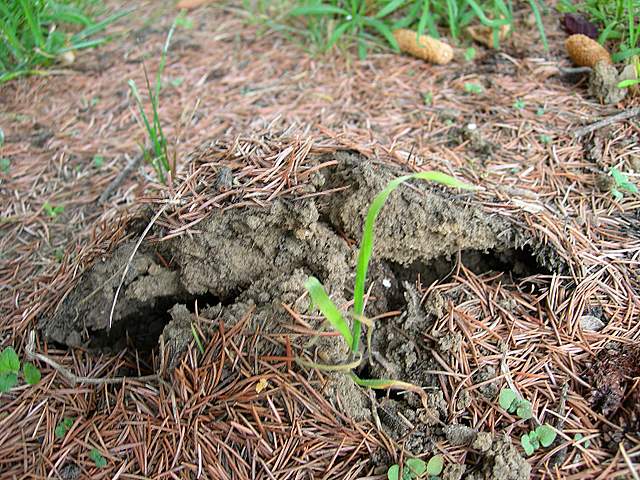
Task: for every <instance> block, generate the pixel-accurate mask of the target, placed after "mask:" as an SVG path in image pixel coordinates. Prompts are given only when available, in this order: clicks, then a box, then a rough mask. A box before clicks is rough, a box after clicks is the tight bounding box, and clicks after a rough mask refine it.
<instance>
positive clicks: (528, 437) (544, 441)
mask: <svg viewBox="0 0 640 480" xmlns="http://www.w3.org/2000/svg"><path fill="white" fill-rule="evenodd" d="M555 439H556V431H555V430H554V429H553V427H551V426H550V425H547V424H546V423H545V424H544V425H540V426H538V427H536V428H535V429H534V430H531V431H530V432H529V433H525V434H523V435H522V437H520V444H521V445H522V448H523V449H524V452H525V453H526V454H527V455H533V452H535V451H536V450H537V449H539V448H540V447H545V448H547V447H550V446H551V444H552V443H553V442H554V441H555Z"/></svg>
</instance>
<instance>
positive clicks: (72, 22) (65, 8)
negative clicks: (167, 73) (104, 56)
mask: <svg viewBox="0 0 640 480" xmlns="http://www.w3.org/2000/svg"><path fill="white" fill-rule="evenodd" d="M86 3H87V2H80V1H77V2H70V1H65V2H53V1H34V0H11V1H8V2H7V1H3V2H0V84H2V83H4V82H8V81H9V80H13V79H14V78H18V77H22V76H26V75H46V74H47V71H46V70H45V69H43V68H42V67H48V66H50V65H52V64H53V63H54V62H56V61H57V60H58V59H59V58H61V57H62V56H63V55H64V54H66V53H68V52H73V51H74V50H82V49H87V48H93V47H97V46H98V45H101V44H103V43H105V42H106V41H108V40H109V39H108V37H99V38H96V35H97V34H98V33H100V32H102V31H103V30H105V29H106V28H107V27H108V26H109V25H110V24H112V23H114V22H116V21H117V20H119V19H120V18H122V17H124V16H125V15H128V14H129V13H131V12H132V11H133V10H123V11H120V12H117V13H115V14H113V15H111V16H109V17H107V18H105V19H104V20H102V21H100V22H95V21H94V19H93V18H92V17H91V15H89V14H88V13H87V12H88V8H87V6H86ZM73 4H76V5H73ZM66 27H71V28H70V29H74V30H75V33H67V32H65V28H66Z"/></svg>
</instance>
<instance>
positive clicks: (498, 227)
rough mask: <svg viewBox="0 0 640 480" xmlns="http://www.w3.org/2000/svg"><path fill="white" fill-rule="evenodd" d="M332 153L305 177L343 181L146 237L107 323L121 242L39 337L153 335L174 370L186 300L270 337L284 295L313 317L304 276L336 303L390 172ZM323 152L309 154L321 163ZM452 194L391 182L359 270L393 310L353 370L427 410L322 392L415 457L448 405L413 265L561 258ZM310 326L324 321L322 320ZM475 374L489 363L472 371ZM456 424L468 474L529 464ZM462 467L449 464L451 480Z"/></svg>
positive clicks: (518, 268)
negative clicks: (406, 390)
mask: <svg viewBox="0 0 640 480" xmlns="http://www.w3.org/2000/svg"><path fill="white" fill-rule="evenodd" d="M334 159H336V160H338V164H337V166H335V167H332V168H330V169H324V170H320V171H319V172H318V173H317V174H316V178H314V182H313V183H314V185H317V186H323V188H326V189H333V188H338V187H344V186H348V187H349V188H347V189H344V190H341V191H339V192H337V193H334V194H331V195H319V196H316V197H313V198H304V199H302V198H287V199H281V200H277V201H275V202H274V203H272V204H271V205H270V206H268V207H265V208H258V207H255V208H254V207H246V208H237V209H229V210H226V211H224V212H223V211H216V212H213V213H212V214H211V215H210V217H209V218H207V219H206V220H204V221H202V222H201V223H200V224H199V228H200V230H201V233H200V234H198V235H193V236H189V237H187V236H184V237H180V238H177V239H173V240H169V241H166V242H161V243H159V244H155V245H151V244H145V245H143V246H142V247H141V249H140V250H139V251H138V252H137V253H136V255H135V257H134V260H133V262H132V264H131V267H130V270H129V272H128V274H127V276H126V279H125V282H124V285H123V288H122V291H121V293H120V297H119V299H118V302H117V304H116V308H115V311H114V315H113V323H112V325H111V328H109V324H108V323H109V312H110V310H111V305H112V302H113V298H114V294H115V291H116V289H117V287H118V284H119V282H120V277H121V275H122V271H123V268H124V265H125V264H126V263H127V261H128V259H129V257H130V254H131V251H132V248H133V246H132V244H124V245H121V246H120V247H119V248H117V249H116V250H115V251H114V252H113V254H112V255H111V256H110V257H105V258H102V259H100V260H99V261H97V262H96V263H95V265H94V266H93V268H92V269H91V270H89V271H88V272H87V273H85V274H84V275H83V276H82V278H81V279H80V281H79V282H78V284H77V285H76V287H75V288H74V289H72V290H71V292H70V293H69V294H68V295H67V296H66V297H65V299H64V301H63V302H62V303H61V304H60V306H59V307H58V309H57V310H56V312H54V313H53V314H52V315H51V316H49V317H48V318H45V319H43V320H42V321H41V327H42V330H43V331H44V333H45V334H46V336H47V337H48V338H49V339H51V340H54V341H56V342H59V343H61V344H65V345H68V346H71V347H75V346H80V345H82V346H85V347H89V348H107V347H108V348H111V349H116V350H117V349H121V348H122V347H124V346H125V345H126V344H127V342H130V343H132V345H131V346H132V347H134V348H137V349H138V350H149V349H151V348H153V347H154V345H155V343H156V342H157V340H158V338H159V336H160V335H161V334H162V335H163V339H164V342H165V344H166V345H169V350H170V358H169V366H170V367H171V366H175V365H177V364H178V363H179V361H180V358H181V355H182V352H183V351H184V350H185V349H186V348H187V346H188V344H189V343H190V342H191V339H192V333H191V324H192V322H194V321H195V315H194V313H193V311H192V310H191V309H193V305H194V303H195V302H196V301H197V303H198V309H199V316H200V317H201V318H206V319H209V320H211V321H212V322H224V323H225V325H233V324H237V323H238V322H239V321H241V320H242V321H244V320H246V319H247V318H248V320H247V323H246V325H245V329H246V330H247V331H249V332H251V331H255V330H256V329H260V330H261V331H262V332H263V333H264V332H268V333H280V334H285V333H289V332H291V327H292V325H293V324H294V320H293V319H292V317H291V316H290V315H289V314H288V313H287V311H286V310H285V309H284V308H283V304H287V305H289V306H291V308H293V309H294V310H296V311H297V312H299V313H301V314H311V313H313V312H311V311H309V307H310V305H309V302H308V299H307V298H306V297H305V296H304V287H303V285H304V281H305V280H306V278H308V276H309V275H314V276H316V277H318V278H319V279H320V280H321V281H322V283H323V284H324V285H325V288H326V289H327V292H328V293H329V294H330V295H331V297H332V298H333V300H334V301H335V302H336V303H337V304H338V305H343V304H345V302H346V301H347V300H350V299H351V296H352V294H351V288H352V285H353V280H354V266H355V261H356V255H357V248H356V246H357V244H358V241H359V239H360V235H361V231H362V227H363V224H364V219H365V216H366V212H367V209H368V207H369V205H370V203H371V200H372V199H373V197H374V196H375V195H376V194H377V193H378V192H379V191H380V190H382V189H383V188H384V187H385V186H386V184H387V182H388V181H389V180H390V179H392V178H394V177H395V176H397V174H398V173H400V172H396V171H392V170H391V169H390V168H389V167H386V166H382V165H376V164H373V163H371V162H368V161H365V160H363V159H362V158H359V157H356V156H353V155H350V154H347V153H338V154H336V155H335V158H334ZM326 160H327V159H326V158H318V163H321V162H324V161H326ZM310 188H311V189H313V188H315V187H313V186H311V185H310ZM458 195H459V192H455V191H450V190H443V189H441V188H437V187H434V186H432V185H425V184H419V183H416V184H414V185H413V187H412V188H407V187H404V188H401V189H399V190H398V191H397V192H394V193H393V194H392V195H391V197H390V198H389V200H388V202H387V204H386V205H385V207H384V209H383V211H382V213H381V214H380V216H379V218H378V222H377V224H376V243H375V249H374V259H375V261H374V263H373V264H372V266H371V269H370V275H369V279H368V282H369V284H370V285H371V284H373V289H372V291H371V295H372V299H371V301H370V302H368V305H367V312H366V313H367V315H370V316H373V315H377V314H381V313H385V312H388V311H390V310H400V311H402V312H403V313H402V315H400V316H399V317H396V318H392V319H388V320H387V321H385V322H384V323H383V324H381V325H380V326H379V327H378V326H376V330H375V333H374V337H373V344H372V352H370V353H371V355H370V357H371V358H370V359H369V362H367V363H366V366H365V367H364V368H363V370H362V371H361V372H359V373H360V374H361V375H364V376H369V377H371V378H383V377H384V378H389V377H391V378H396V379H401V380H404V381H408V382H411V383H414V384H416V385H420V386H423V387H431V390H428V392H429V405H428V407H429V408H428V409H427V410H425V409H424V405H423V404H422V403H421V402H420V401H419V400H418V398H417V397H416V396H415V395H414V394H409V395H405V396H402V397H401V398H393V397H392V398H381V399H379V400H378V401H376V403H377V405H371V401H370V399H369V397H368V396H367V395H365V394H364V393H363V391H362V390H361V389H360V388H359V387H356V386H355V385H354V384H353V383H352V382H351V380H350V379H348V377H346V376H335V375H334V376H330V377H329V378H330V380H329V383H328V385H327V388H326V389H325V392H324V393H325V394H326V395H328V396H329V397H330V398H331V399H332V400H334V401H335V402H336V403H337V404H338V405H342V406H345V405H348V406H349V408H345V409H344V410H345V411H347V413H349V414H350V415H351V416H352V417H353V418H354V419H363V418H370V417H371V412H373V411H375V412H376V415H377V416H378V417H379V421H380V422H381V424H382V426H383V428H385V429H386V430H387V432H388V433H389V435H390V436H391V437H392V438H395V439H397V440H399V439H401V438H402V439H403V441H404V445H405V448H407V450H409V451H413V452H414V453H424V452H429V451H431V450H432V449H433V444H434V439H435V438H437V437H440V436H447V434H446V433H444V432H443V431H442V428H441V427H440V426H438V425H439V424H440V423H441V421H440V420H439V419H440V418H442V417H443V415H444V414H445V412H446V409H447V403H446V402H445V400H444V396H443V393H442V391H440V390H439V386H438V385H436V384H435V381H434V378H433V377H432V376H431V375H430V374H429V373H428V371H429V370H432V369H437V365H436V364H435V363H434V360H433V358H432V356H431V354H430V351H431V348H433V347H434V345H430V344H429V343H428V342H425V341H424V339H423V336H424V333H425V332H429V331H431V329H432V326H433V322H434V320H435V319H436V318H437V316H438V315H441V314H442V311H443V310H444V299H442V298H438V297H437V296H434V297H433V298H429V299H428V300H427V302H426V305H422V304H421V298H420V294H419V293H418V292H417V291H416V287H415V282H416V278H417V275H420V278H421V282H422V284H423V285H428V284H430V283H431V282H433V281H435V280H438V279H440V278H443V277H445V276H447V275H448V274H449V273H450V271H451V269H452V267H453V265H454V263H453V260H452V259H453V258H455V256H456V255H458V254H460V255H461V258H462V260H463V262H464V263H465V265H466V266H467V268H470V269H472V270H474V271H478V272H484V271H489V270H495V269H498V270H501V271H507V272H510V273H511V275H516V276H517V275H520V274H529V273H533V272H535V271H537V270H539V269H542V268H549V267H553V266H556V265H559V264H560V261H559V260H558V257H557V256H556V255H554V253H553V251H551V250H549V247H547V246H542V245H538V244H535V243H534V242H533V241H532V239H531V238H530V237H529V236H528V235H527V234H526V232H522V231H518V230H517V229H515V228H514V227H513V226H512V225H511V224H510V223H509V222H507V221H506V220H504V219H501V218H499V217H497V216H495V215H488V214H486V213H485V212H483V211H482V210H481V209H480V208H479V207H477V206H474V205H473V204H472V203H470V202H469V201H468V197H467V198H466V199H465V198H459V197H458ZM451 295H454V293H453V292H451ZM309 325H310V326H311V327H312V328H314V329H320V328H322V327H323V326H322V325H321V323H320V321H319V320H318V321H316V322H314V321H309ZM434 337H435V338H437V345H435V346H436V348H438V349H439V350H440V351H441V352H447V351H454V350H455V349H457V348H459V344H460V340H461V338H460V336H459V334H457V335H456V334H453V333H452V332H434ZM291 343H292V345H294V347H296V348H297V349H298V351H300V349H301V348H306V349H307V351H309V352H310V351H313V352H314V353H315V354H316V355H317V358H318V359H319V360H320V361H322V362H325V363H342V362H344V361H345V360H346V359H347V354H348V352H347V348H346V346H345V345H344V342H342V340H341V339H340V338H338V337H327V338H323V339H322V340H318V339H317V338H308V337H304V336H301V335H295V336H291ZM311 347H313V349H312V348H311ZM256 348H257V349H258V350H259V351H260V350H261V349H268V348H271V349H272V348H274V347H273V345H271V344H269V345H258V346H257V347H256ZM485 373H490V372H479V375H480V374H483V375H484V374H485ZM494 373H495V372H494ZM487 378H490V377H487ZM491 387H492V385H491V384H487V385H486V389H491ZM492 391H493V390H492ZM463 393H465V394H466V393H467V392H463ZM482 393H484V392H482ZM467 397H468V395H467ZM465 398H466V397H464V395H461V397H460V399H458V405H459V406H460V408H465V404H466V403H468V401H470V398H466V399H465ZM460 431H461V432H462V430H460ZM465 432H466V433H467V434H469V435H468V438H466V437H465V438H466V439H465V440H464V442H465V443H468V444H470V445H471V448H473V449H475V450H476V451H477V452H478V455H479V456H480V459H481V463H480V467H479V469H476V470H475V471H472V472H469V475H470V476H468V477H467V478H501V479H509V478H514V479H515V478H527V477H528V474H529V470H528V467H529V466H528V464H527V463H526V462H525V461H524V460H522V458H521V457H520V456H519V454H517V451H516V450H515V448H514V447H512V446H510V445H508V444H506V443H505V440H503V439H493V438H485V437H484V436H481V435H482V434H481V433H478V432H473V431H471V432H469V431H468V430H465ZM450 434H451V433H450ZM471 434H473V435H471ZM472 437H473V438H472ZM460 441H462V440H460ZM454 470H455V472H454ZM463 470H464V469H452V471H451V474H450V475H451V478H454V477H455V475H458V474H460V475H461V474H462V473H461V472H462V471H463Z"/></svg>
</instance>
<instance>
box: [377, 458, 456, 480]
mask: <svg viewBox="0 0 640 480" xmlns="http://www.w3.org/2000/svg"><path fill="white" fill-rule="evenodd" d="M443 466H444V458H443V457H442V455H435V456H433V457H431V458H430V459H429V462H428V463H425V462H424V460H420V459H419V458H408V459H407V460H406V461H405V462H404V468H403V469H402V477H400V465H398V464H395V465H391V466H390V467H389V470H387V478H388V479H389V480H413V479H416V478H423V476H424V475H425V474H426V475H428V476H429V477H430V478H433V477H437V476H438V475H440V474H441V473H442V468H443Z"/></svg>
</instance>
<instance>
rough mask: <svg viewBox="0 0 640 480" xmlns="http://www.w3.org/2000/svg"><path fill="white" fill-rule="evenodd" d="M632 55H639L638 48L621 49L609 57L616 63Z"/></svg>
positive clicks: (639, 49) (639, 50)
mask: <svg viewBox="0 0 640 480" xmlns="http://www.w3.org/2000/svg"><path fill="white" fill-rule="evenodd" d="M634 55H640V48H630V49H627V50H623V51H622V52H618V53H615V54H613V55H611V59H612V60H613V61H614V62H615V63H617V62H621V61H622V60H626V59H627V58H631V57H633V56H634Z"/></svg>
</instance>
